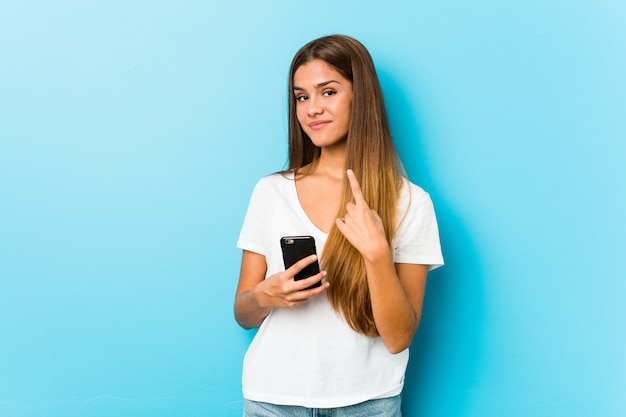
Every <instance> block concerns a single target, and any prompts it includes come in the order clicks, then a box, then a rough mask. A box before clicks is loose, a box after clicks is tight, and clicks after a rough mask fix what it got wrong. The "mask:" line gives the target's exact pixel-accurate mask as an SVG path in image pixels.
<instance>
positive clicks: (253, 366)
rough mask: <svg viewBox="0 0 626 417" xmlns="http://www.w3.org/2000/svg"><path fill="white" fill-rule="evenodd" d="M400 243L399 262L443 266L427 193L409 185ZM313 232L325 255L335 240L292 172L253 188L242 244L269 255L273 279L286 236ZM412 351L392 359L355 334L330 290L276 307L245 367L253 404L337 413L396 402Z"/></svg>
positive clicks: (401, 202) (376, 343)
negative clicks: (309, 209)
mask: <svg viewBox="0 0 626 417" xmlns="http://www.w3.org/2000/svg"><path fill="white" fill-rule="evenodd" d="M397 207H398V214H397V218H398V222H400V225H399V229H398V230H397V232H396V234H395V237H394V239H393V242H392V243H393V255H394V262H396V263H411V264H425V265H430V267H431V269H432V268H436V267H438V266H441V265H443V257H442V255H441V247H440V245H439V232H438V229H437V221H436V218H435V212H434V209H433V205H432V202H431V200H430V197H429V196H428V194H427V193H426V192H425V191H424V190H422V189H421V188H419V187H418V186H416V185H414V184H412V183H410V182H409V181H407V180H405V181H404V185H403V187H402V189H401V191H400V196H399V199H398V205H397ZM294 235H311V236H313V237H314V238H315V243H316V246H317V251H318V256H319V255H321V254H322V252H323V249H324V244H325V243H326V238H327V237H328V235H327V234H326V233H324V232H322V231H321V230H319V229H318V228H317V227H316V226H315V225H314V224H313V223H312V222H311V220H310V219H309V218H308V217H307V215H306V213H305V212H304V210H303V209H302V206H301V205H300V202H299V200H298V196H297V192H296V185H295V181H294V180H293V174H292V173H290V174H285V175H282V174H273V175H270V176H268V177H265V178H262V179H261V180H260V181H259V182H258V183H257V185H256V187H255V188H254V191H253V193H252V197H251V199H250V205H249V207H248V212H247V214H246V218H245V220H244V224H243V228H242V230H241V234H240V236H239V241H238V242H237V246H238V247H239V248H241V249H244V250H247V251H251V252H256V253H259V254H261V255H264V256H265V259H266V261H267V275H266V277H269V276H270V275H273V274H275V273H277V272H280V271H283V270H284V269H285V268H284V264H283V258H282V252H281V248H280V238H281V237H283V236H294ZM408 359H409V350H408V349H405V350H404V351H403V352H400V353H398V354H395V355H392V354H390V353H389V351H387V349H386V348H385V346H384V344H383V342H382V340H381V339H380V337H368V336H364V335H362V334H360V333H357V332H355V331H354V330H352V329H351V328H350V327H349V326H348V325H347V323H346V322H345V320H344V319H343V317H342V316H341V315H339V314H337V313H336V312H335V311H334V310H333V308H332V307H331V306H330V303H329V301H328V298H327V296H326V293H322V294H321V295H319V296H317V297H314V298H311V299H309V300H307V301H306V302H304V303H303V304H301V305H299V306H298V307H295V308H292V309H282V308H276V309H273V310H272V311H271V312H270V314H269V315H268V316H267V317H266V318H265V320H264V321H263V323H262V324H261V327H260V328H259V330H258V332H257V334H256V336H255V337H254V340H253V341H252V343H251V344H250V347H249V348H248V352H247V353H246V356H245V359H244V367H243V395H244V397H245V398H246V399H249V400H253V401H261V402H267V403H273V404H282V405H298V406H303V407H310V408H333V407H344V406H347V405H352V404H357V403H360V402H363V401H367V400H371V399H375V398H385V397H391V396H394V395H397V394H399V393H400V392H401V391H402V387H403V384H404V374H405V371H406V365H407V362H408Z"/></svg>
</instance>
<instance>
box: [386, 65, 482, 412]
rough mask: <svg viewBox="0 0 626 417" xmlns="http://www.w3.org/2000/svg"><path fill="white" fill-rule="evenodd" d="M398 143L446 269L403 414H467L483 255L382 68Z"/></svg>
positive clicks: (430, 305)
mask: <svg viewBox="0 0 626 417" xmlns="http://www.w3.org/2000/svg"><path fill="white" fill-rule="evenodd" d="M379 77H380V80H381V84H382V86H383V90H384V94H385V101H386V105H387V110H388V115H389V119H390V123H391V128H392V132H393V135H394V140H395V142H396V146H397V148H398V152H399V153H400V157H401V158H402V161H403V163H404V165H405V168H406V170H407V172H408V174H409V177H410V179H411V181H412V182H414V183H416V184H418V185H420V186H422V187H423V188H424V189H425V190H426V191H427V192H429V193H430V195H431V197H432V199H433V202H434V204H435V210H436V213H437V219H438V222H439V231H440V237H441V244H442V247H443V255H444V260H445V263H446V265H445V266H443V267H442V268H439V269H437V270H435V271H433V272H431V273H430V275H429V279H428V284H427V290H426V297H425V300H424V309H423V313H422V320H421V323H420V328H419V330H418V332H417V334H416V335H415V338H414V340H413V344H412V346H411V351H410V352H411V359H410V361H409V366H408V369H407V374H406V381H405V388H404V392H403V407H402V408H403V415H405V416H407V417H411V416H426V415H438V416H448V415H449V416H462V415H465V414H466V412H467V407H468V402H469V400H470V396H471V395H472V390H473V389H474V382H475V380H476V377H477V375H478V372H479V369H480V366H481V363H482V351H483V334H482V329H483V320H484V310H485V307H484V286H483V281H482V279H483V278H482V277H483V274H482V271H481V265H480V256H479V254H478V250H477V248H476V247H475V245H474V243H473V239H472V236H471V235H470V232H469V230H468V228H467V226H466V225H465V224H464V222H463V219H462V215H461V216H459V215H458V214H457V213H456V212H455V210H454V209H453V208H452V207H450V206H448V205H447V204H446V198H445V194H446V192H445V190H441V189H437V187H436V186H435V184H437V179H436V178H433V174H432V173H431V171H430V170H429V169H428V161H429V156H428V155H426V154H425V153H424V151H423V149H422V146H421V144H422V143H423V141H424V140H425V139H424V138H423V137H422V135H421V134H420V129H419V126H420V120H419V114H418V112H417V111H416V110H415V100H411V99H409V98H407V97H406V96H405V95H404V89H403V88H402V86H400V85H397V84H396V83H395V81H394V80H393V79H392V77H389V76H388V75H387V74H386V73H384V72H382V73H381V71H380V70H379Z"/></svg>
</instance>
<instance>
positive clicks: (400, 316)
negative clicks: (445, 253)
mask: <svg viewBox="0 0 626 417" xmlns="http://www.w3.org/2000/svg"><path fill="white" fill-rule="evenodd" d="M348 180H349V182H350V185H351V187H352V192H353V194H354V198H355V202H354V203H349V204H348V205H347V207H346V209H347V214H346V217H345V218H343V219H337V221H336V224H337V227H338V229H339V231H340V232H341V233H343V235H344V236H345V237H346V238H347V239H348V240H349V241H350V243H351V244H352V245H353V246H354V247H355V248H356V249H357V250H358V251H359V252H360V253H361V255H362V256H363V260H364V262H365V269H366V274H367V282H368V285H369V290H370V296H371V302H372V311H373V314H374V321H375V323H376V328H377V330H378V333H379V334H380V337H381V339H382V340H383V343H384V344H385V346H386V347H387V350H389V352H391V353H398V352H401V351H403V350H404V349H406V348H407V347H408V346H409V345H410V344H411V340H412V339H413V335H414V334H415V331H416V330H417V327H418V324H419V321H420V317H421V311H422V301H423V298H424V291H425V287H426V276H427V273H428V266H427V265H412V264H396V265H394V263H393V257H392V254H391V248H390V247H389V244H388V242H387V239H386V237H385V229H384V226H383V224H382V221H381V219H380V217H379V216H378V214H377V213H376V212H375V211H373V210H371V209H370V208H369V206H368V205H367V203H366V202H365V200H364V198H363V195H362V193H361V188H360V186H359V184H358V182H357V180H356V178H355V176H354V173H352V171H350V170H348Z"/></svg>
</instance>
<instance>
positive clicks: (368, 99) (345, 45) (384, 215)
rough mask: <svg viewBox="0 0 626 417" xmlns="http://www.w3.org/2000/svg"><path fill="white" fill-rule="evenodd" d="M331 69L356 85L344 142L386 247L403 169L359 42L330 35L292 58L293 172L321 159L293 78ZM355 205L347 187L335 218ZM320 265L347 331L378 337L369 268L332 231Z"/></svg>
mask: <svg viewBox="0 0 626 417" xmlns="http://www.w3.org/2000/svg"><path fill="white" fill-rule="evenodd" d="M316 59H319V60H322V61H325V62H326V63H328V64H329V65H331V66H332V67H333V68H334V69H335V70H337V71H338V72H339V73H340V74H341V75H342V76H343V77H344V78H345V79H347V80H350V81H351V82H352V94H353V100H352V112H351V115H350V126H349V129H348V136H347V139H346V167H348V168H351V169H352V170H353V171H354V173H355V174H356V177H357V179H358V180H359V183H360V185H361V189H362V191H363V196H364V197H365V201H366V202H367V204H368V205H369V206H370V208H371V209H373V210H375V211H376V212H377V213H378V215H379V216H380V217H381V219H382V221H383V224H384V226H385V231H386V235H387V241H388V242H389V245H390V246H391V240H392V238H393V234H394V232H395V220H396V201H397V198H398V191H399V189H400V186H401V183H402V172H403V169H402V165H401V163H400V160H399V159H398V155H397V152H396V149H395V147H394V144H393V141H392V139H391V133H390V130H389V123H388V121H387V114H386V111H385V103H384V100H383V94H382V89H381V87H380V83H379V81H378V76H377V75H376V69H375V68H374V62H373V61H372V57H371V56H370V54H369V52H368V51H367V49H366V48H365V47H364V46H363V45H362V44H361V43H360V42H359V41H357V40H356V39H353V38H350V37H347V36H342V35H332V36H326V37H323V38H319V39H316V40H314V41H312V42H310V43H308V44H306V45H305V46H303V47H302V48H301V49H300V50H299V51H298V52H297V53H296V55H295V56H294V58H293V61H292V63H291V68H290V72H289V90H288V93H289V168H288V170H290V171H295V170H297V169H298V168H302V167H304V166H306V165H308V164H310V163H312V162H314V161H315V160H316V159H318V158H319V157H320V148H318V147H316V146H315V145H314V144H313V143H312V142H311V139H310V138H309V137H308V136H307V135H306V133H304V131H303V130H302V127H301V126H300V123H299V122H298V119H297V117H296V101H295V96H294V94H293V77H294V74H295V72H296V70H297V69H298V68H299V67H300V66H301V65H303V64H306V63H308V62H310V61H312V60H316ZM351 200H352V191H351V189H350V186H349V183H348V181H347V180H346V181H344V190H343V196H342V201H341V204H340V209H339V212H338V213H337V217H344V216H345V214H346V209H345V207H346V204H347V203H348V202H349V201H351ZM321 262H322V264H323V266H324V269H325V270H326V271H327V272H328V278H327V279H328V281H329V282H330V287H329V289H328V298H329V300H330V303H331V305H332V306H333V308H334V309H335V310H336V311H338V312H340V313H341V314H342V315H343V316H344V318H345V320H346V322H347V323H348V325H349V326H350V327H352V328H353V329H354V330H356V331H357V332H360V333H363V334H365V335H367V336H377V335H378V330H377V329H376V324H375V322H374V316H373V313H372V304H371V299H370V292H369V287H368V284H367V277H366V274H365V264H364V261H363V257H362V256H361V254H360V253H359V252H358V251H357V250H356V249H355V248H354V246H352V245H351V244H350V242H348V240H347V239H346V238H345V237H344V236H343V234H341V232H339V230H338V229H337V227H336V226H334V225H333V227H332V228H331V230H330V232H329V235H328V239H327V241H326V245H325V247H324V252H323V253H322V259H321Z"/></svg>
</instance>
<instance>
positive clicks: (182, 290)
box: [0, 0, 626, 417]
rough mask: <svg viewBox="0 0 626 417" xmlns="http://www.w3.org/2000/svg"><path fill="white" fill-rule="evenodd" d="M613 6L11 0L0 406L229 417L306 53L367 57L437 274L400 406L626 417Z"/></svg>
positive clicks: (620, 20)
mask: <svg viewBox="0 0 626 417" xmlns="http://www.w3.org/2000/svg"><path fill="white" fill-rule="evenodd" d="M624 21H626V3H624V1H623V0H598V1H593V2H592V1H591V0H584V1H577V0H574V1H571V0H568V1H565V0H555V1H550V2H545V1H539V0H511V1H507V2H492V1H486V0H476V1H469V2H467V1H465V2H461V1H450V0H443V1H438V2H423V1H416V2H409V1H406V2H401V1H393V0H391V1H386V2H375V3H372V4H368V5H364V4H363V3H362V2H359V1H356V0H352V1H324V0H322V1H318V2H314V3H311V2H297V1H291V0H289V1H288V0H284V1H263V2H252V1H250V2H243V1H229V2H227V1H212V2H205V1H199V0H198V1H190V0H185V1H177V2H174V1H171V2H162V1H156V2H155V1H146V0H142V1H120V0H109V1H107V2H97V1H70V0H63V1H56V2H44V1H27V0H21V1H17V0H3V1H2V3H1V4H0V338H1V339H0V416H2V417H26V416H38V417H39V416H46V417H48V416H50V417H52V416H54V417H57V416H58V417H73V416H80V417H83V416H94V417H100V416H102V417H104V416H107V417H108V416H117V417H126V416H128V417H131V416H132V417H139V416H150V417H152V416H169V417H173V416H238V415H240V413H241V411H240V410H241V404H242V398H241V393H240V372H241V362H242V357H243V354H244V352H245V349H246V347H247V345H248V343H249V341H250V340H251V338H252V334H251V333H250V332H246V331H244V330H242V329H240V328H239V327H238V326H237V325H236V324H235V321H234V319H233V317H232V301H233V296H234V291H235V287H236V283H237V277H238V268H239V258H240V251H239V250H238V249H236V248H235V242H236V239H237V236H238V233H239V228H240V225H241V222H242V220H243V216H244V213H245V210H246V207H247V202H248V198H249V195H250V192H251V190H252V187H253V185H254V184H255V182H256V181H257V180H258V178H260V177H261V176H263V175H265V174H268V173H270V172H273V171H276V170H279V169H281V168H283V167H284V166H285V162H286V124H287V123H286V114H285V113H286V102H287V93H286V84H287V72H288V65H289V62H290V60H291V57H292V56H293V54H294V53H295V52H296V50H297V49H298V48H299V47H300V46H302V45H303V44H304V43H306V42H308V41H309V40H311V39H314V38H316V37H319V36H322V35H326V34H331V33H343V34H348V35H351V36H354V37H356V38H357V39H360V40H361V41H362V42H363V43H364V44H365V45H366V46H367V47H368V49H369V50H370V52H371V53H372V55H373V57H374V60H375V62H376V64H377V68H378V70H379V73H380V78H381V81H382V84H383V89H384V92H385V95H386V99H387V103H388V109H389V112H390V117H391V122H392V125H393V131H394V134H395V138H396V141H397V145H398V148H399V151H400V153H401V157H402V158H403V160H404V162H405V164H406V167H407V171H408V173H409V176H410V178H411V180H412V181H413V182H416V183H418V184H420V185H422V186H423V187H424V188H425V189H426V190H427V191H429V192H430V193H431V196H432V198H433V200H434V203H435V206H436V209H437V213H438V218H439V222H440V229H441V237H442V244H443V249H444V255H445V257H446V262H447V265H446V266H445V267H444V268H441V269H439V270H437V271H435V272H434V273H432V274H431V278H430V280H429V284H428V291H427V295H426V303H425V307H424V317H423V320H422V324H421V327H420V330H419V331H418V334H417V335H416V337H415V340H414V343H413V346H412V347H411V362H410V365H409V369H408V372H407V381H406V389H405V394H404V407H403V408H404V412H405V415H406V416H439V417H442V416H450V417H452V416H454V417H459V416H467V417H469V416H481V417H484V416H503V415H506V416H513V417H516V416H535V415H537V416H551V417H559V416H563V417H565V416H568V417H570V416H594V417H595V416H611V417H612V416H615V417H617V416H623V415H626V395H624V393H626V320H625V318H626V307H625V303H624V296H625V295H626V282H625V279H624V278H626V274H625V272H624V271H625V270H626V221H625V220H624V213H626V192H625V191H626V190H625V187H624V185H623V181H624V179H625V178H626V168H625V167H626V163H625V161H626V140H625V139H626V81H625V80H626V78H625V74H626V51H625V49H624V45H625V42H626V25H624Z"/></svg>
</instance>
